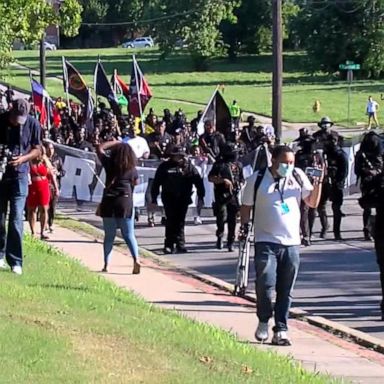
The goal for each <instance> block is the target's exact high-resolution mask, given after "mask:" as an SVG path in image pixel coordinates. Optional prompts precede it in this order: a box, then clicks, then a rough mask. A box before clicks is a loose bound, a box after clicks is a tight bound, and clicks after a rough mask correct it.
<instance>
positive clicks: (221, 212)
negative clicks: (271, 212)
mask: <svg viewBox="0 0 384 384" xmlns="http://www.w3.org/2000/svg"><path fill="white" fill-rule="evenodd" d="M215 177H218V178H219V182H218V183H215V188H214V194H215V202H214V204H213V213H214V215H215V216H216V225H217V230H216V236H217V248H219V249H221V248H222V238H223V235H224V226H225V223H227V224H228V237H227V245H228V250H229V251H232V246H233V243H234V241H235V231H236V219H237V215H238V212H239V209H240V204H239V194H240V190H241V186H242V184H244V176H243V167H242V165H241V163H239V162H238V161H237V160H236V158H235V156H233V157H232V156H231V155H230V156H223V157H222V158H221V159H219V160H218V161H217V162H216V163H215V164H213V167H212V169H211V171H210V173H209V175H208V179H209V180H210V181H212V182H214V178H215ZM224 179H227V180H229V181H231V182H232V185H233V189H232V191H231V190H230V189H229V188H228V187H226V186H225V185H224V183H222V180H224Z"/></svg>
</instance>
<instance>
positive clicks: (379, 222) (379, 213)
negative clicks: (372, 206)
mask: <svg viewBox="0 0 384 384" xmlns="http://www.w3.org/2000/svg"><path fill="white" fill-rule="evenodd" d="M375 250H376V258H377V264H378V265H379V271H380V283H381V295H382V296H381V298H382V301H381V310H382V312H383V313H384V209H377V210H376V224H375Z"/></svg>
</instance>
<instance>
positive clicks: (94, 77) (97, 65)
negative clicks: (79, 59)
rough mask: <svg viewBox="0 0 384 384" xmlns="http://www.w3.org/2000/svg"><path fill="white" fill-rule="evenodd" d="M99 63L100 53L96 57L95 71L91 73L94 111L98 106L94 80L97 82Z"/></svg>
mask: <svg viewBox="0 0 384 384" xmlns="http://www.w3.org/2000/svg"><path fill="white" fill-rule="evenodd" d="M99 63H100V55H99V56H98V57H97V63H96V67H95V73H94V74H93V91H94V92H95V102H96V111H97V107H98V101H97V88H96V82H97V71H98V70H99Z"/></svg>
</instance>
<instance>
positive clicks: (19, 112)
mask: <svg viewBox="0 0 384 384" xmlns="http://www.w3.org/2000/svg"><path fill="white" fill-rule="evenodd" d="M10 113H11V115H12V116H15V117H16V118H17V123H18V124H21V125H22V124H25V122H26V121H27V117H28V114H29V103H28V102H27V100H24V99H16V100H14V101H12V109H11V111H10Z"/></svg>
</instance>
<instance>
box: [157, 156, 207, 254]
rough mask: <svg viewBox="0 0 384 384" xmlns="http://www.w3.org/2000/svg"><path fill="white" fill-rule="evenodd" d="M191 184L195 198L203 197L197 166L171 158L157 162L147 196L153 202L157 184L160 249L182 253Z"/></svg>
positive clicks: (201, 182) (202, 187)
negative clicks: (160, 207)
mask: <svg viewBox="0 0 384 384" xmlns="http://www.w3.org/2000/svg"><path fill="white" fill-rule="evenodd" d="M193 186H195V187H196V190H197V196H198V198H199V199H203V198H204V194H205V190H204V183H203V179H202V178H201V177H200V175H199V173H198V171H197V169H196V168H195V167H194V166H193V165H192V164H191V163H190V162H189V161H188V160H187V159H183V160H182V161H179V162H177V161H175V160H174V159H173V158H172V157H171V159H170V160H168V161H164V162H163V163H161V164H160V165H159V167H158V169H157V171H156V174H155V178H154V180H153V184H152V189H151V195H152V202H153V203H156V201H157V196H158V195H159V191H160V187H161V200H162V202H163V205H164V210H165V215H166V218H167V220H166V225H165V242H164V248H165V251H167V253H171V252H173V251H174V246H175V245H176V249H177V251H178V252H185V251H186V250H185V236H184V226H185V216H186V214H187V210H188V205H189V204H191V202H192V200H191V196H192V189H193Z"/></svg>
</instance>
